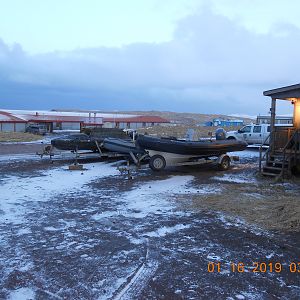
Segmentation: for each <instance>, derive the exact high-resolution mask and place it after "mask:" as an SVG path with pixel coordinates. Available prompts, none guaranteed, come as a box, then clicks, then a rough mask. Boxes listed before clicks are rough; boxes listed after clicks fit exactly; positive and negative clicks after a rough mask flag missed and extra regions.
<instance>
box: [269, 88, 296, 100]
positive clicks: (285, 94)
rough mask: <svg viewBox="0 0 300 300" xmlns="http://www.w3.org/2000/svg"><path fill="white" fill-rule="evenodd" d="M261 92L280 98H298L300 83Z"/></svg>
mask: <svg viewBox="0 0 300 300" xmlns="http://www.w3.org/2000/svg"><path fill="white" fill-rule="evenodd" d="M263 94H264V96H270V97H272V98H276V99H282V100H292V99H293V98H300V84H294V85H289V86H284V87H281V88H277V89H273V90H268V91H264V93H263Z"/></svg>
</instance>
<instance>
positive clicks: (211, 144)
mask: <svg viewBox="0 0 300 300" xmlns="http://www.w3.org/2000/svg"><path fill="white" fill-rule="evenodd" d="M137 143H138V145H139V146H140V147H141V148H143V149H145V150H147V151H148V152H149V151H151V150H152V151H157V152H164V153H173V154H177V155H184V156H186V157H211V156H220V155H222V154H225V153H227V152H234V151H242V150H245V149H246V147H247V143H245V142H243V141H236V140H218V141H182V140H176V139H166V138H156V137H150V136H139V137H138V139H137ZM150 156H151V155H150Z"/></svg>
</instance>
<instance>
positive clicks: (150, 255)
mask: <svg viewBox="0 0 300 300" xmlns="http://www.w3.org/2000/svg"><path fill="white" fill-rule="evenodd" d="M155 254H156V251H155V249H151V247H149V240H148V239H147V249H146V255H145V261H144V262H143V263H142V264H141V265H140V266H139V267H138V268H137V269H136V271H135V272H134V273H133V274H132V276H131V278H130V279H129V281H128V282H127V283H126V285H125V286H121V287H120V288H121V290H120V291H119V290H118V291H117V292H116V293H117V294H116V295H115V296H113V297H112V299H113V300H127V299H136V298H137V297H138V296H139V295H140V294H141V293H142V291H143V290H144V288H145V287H146V285H147V283H148V282H149V280H150V279H151V278H152V277H153V275H154V274H155V272H156V270H157V268H158V266H159V262H158V260H157V259H156V255H155Z"/></svg>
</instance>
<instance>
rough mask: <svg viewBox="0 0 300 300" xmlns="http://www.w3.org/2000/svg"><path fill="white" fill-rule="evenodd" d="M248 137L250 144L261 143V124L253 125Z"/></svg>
mask: <svg viewBox="0 0 300 300" xmlns="http://www.w3.org/2000/svg"><path fill="white" fill-rule="evenodd" d="M248 139H249V143H250V144H261V143H262V142H263V134H262V126H261V125H255V126H253V130H252V132H251V135H250V136H249V138H248Z"/></svg>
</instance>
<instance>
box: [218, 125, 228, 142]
mask: <svg viewBox="0 0 300 300" xmlns="http://www.w3.org/2000/svg"><path fill="white" fill-rule="evenodd" d="M216 140H217V141H220V140H226V131H225V130H224V129H223V128H218V129H217V130H216Z"/></svg>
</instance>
